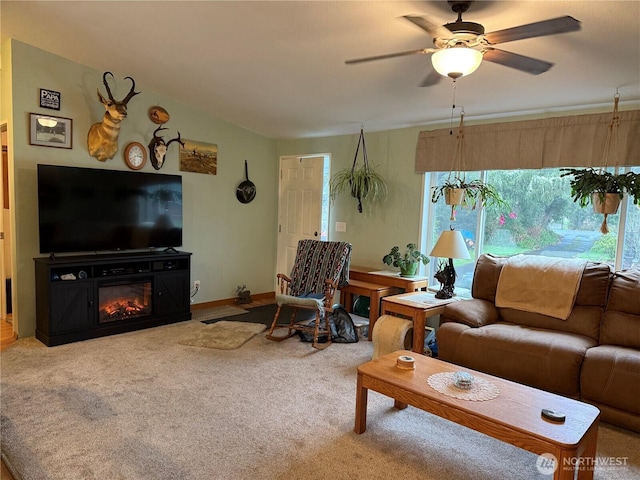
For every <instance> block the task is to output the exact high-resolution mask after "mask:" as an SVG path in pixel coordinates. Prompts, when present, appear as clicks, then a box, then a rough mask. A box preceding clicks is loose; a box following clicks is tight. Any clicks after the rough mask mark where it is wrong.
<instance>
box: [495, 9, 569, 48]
mask: <svg viewBox="0 0 640 480" xmlns="http://www.w3.org/2000/svg"><path fill="white" fill-rule="evenodd" d="M576 30H580V22H579V21H578V20H576V19H575V18H573V17H569V16H565V17H558V18H552V19H551V20H543V21H541V22H535V23H529V24H527V25H520V26H519V27H512V28H506V29H504V30H497V31H495V32H491V33H487V34H486V35H485V38H486V39H487V40H488V41H489V43H490V44H492V45H495V44H497V43H506V42H513V41H514V40H523V39H525V38H533V37H544V36H545V35H555V34H557V33H566V32H574V31H576Z"/></svg>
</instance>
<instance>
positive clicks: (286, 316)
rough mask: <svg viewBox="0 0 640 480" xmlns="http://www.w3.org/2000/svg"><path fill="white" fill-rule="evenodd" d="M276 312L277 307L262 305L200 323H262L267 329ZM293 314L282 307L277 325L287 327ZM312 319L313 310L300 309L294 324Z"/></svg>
mask: <svg viewBox="0 0 640 480" xmlns="http://www.w3.org/2000/svg"><path fill="white" fill-rule="evenodd" d="M276 310H278V305H276V304H275V303H273V304H271V305H263V306H261V307H253V308H249V309H248V310H247V313H241V314H239V315H233V316H231V317H222V318H213V319H211V320H202V323H206V324H210V323H216V322H219V321H221V320H230V321H234V322H249V323H262V324H264V325H266V326H267V327H270V326H271V323H272V322H273V317H274V316H275V314H276ZM292 314H293V309H292V308H291V307H288V306H286V305H285V306H284V307H282V311H281V312H280V318H279V319H278V324H285V325H288V324H289V321H290V320H291V315H292ZM313 317H314V312H313V310H303V309H300V310H298V312H297V313H296V322H300V321H304V320H309V319H311V318H313Z"/></svg>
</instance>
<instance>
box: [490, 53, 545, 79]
mask: <svg viewBox="0 0 640 480" xmlns="http://www.w3.org/2000/svg"><path fill="white" fill-rule="evenodd" d="M482 59H483V60H486V61H487V62H493V63H498V64H500V65H504V66H505V67H510V68H515V69H516V70H521V71H523V72H527V73H531V74H532V75H539V74H541V73H544V72H546V71H547V70H549V69H550V68H551V67H552V66H553V63H549V62H545V61H543V60H538V59H536V58H532V57H525V56H524V55H518V54H517V53H512V52H506V51H504V50H499V49H497V48H487V49H486V50H485V51H484V53H483V57H482Z"/></svg>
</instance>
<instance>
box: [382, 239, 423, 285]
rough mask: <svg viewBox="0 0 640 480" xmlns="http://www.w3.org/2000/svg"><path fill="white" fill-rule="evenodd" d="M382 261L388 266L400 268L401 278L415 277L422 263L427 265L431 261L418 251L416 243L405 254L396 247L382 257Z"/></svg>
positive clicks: (409, 245)
mask: <svg viewBox="0 0 640 480" xmlns="http://www.w3.org/2000/svg"><path fill="white" fill-rule="evenodd" d="M382 261H383V262H384V263H386V264H387V265H393V266H394V267H398V268H400V276H401V277H413V276H415V275H416V273H417V271H418V266H419V264H420V262H422V264H423V265H427V264H428V263H429V262H430V259H429V257H427V256H426V255H423V254H422V253H420V252H419V251H418V250H416V244H415V243H409V244H407V250H406V251H405V252H404V253H400V248H399V247H397V246H395V247H393V248H392V249H391V251H390V252H389V253H387V254H386V255H385V256H384V257H382Z"/></svg>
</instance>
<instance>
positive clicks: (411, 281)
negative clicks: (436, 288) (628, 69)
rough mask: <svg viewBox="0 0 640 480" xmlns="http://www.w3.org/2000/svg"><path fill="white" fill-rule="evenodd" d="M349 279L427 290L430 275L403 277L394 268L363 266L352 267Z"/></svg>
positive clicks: (405, 289) (409, 289) (411, 289)
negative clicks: (378, 268) (369, 267)
mask: <svg viewBox="0 0 640 480" xmlns="http://www.w3.org/2000/svg"><path fill="white" fill-rule="evenodd" d="M349 280H361V281H363V282H371V283H378V284H381V285H388V286H390V287H397V288H401V289H402V290H404V291H405V292H413V291H415V290H423V289H424V290H426V289H427V287H428V286H429V277H426V276H421V275H415V276H413V277H401V276H400V273H399V272H394V271H392V270H372V271H369V270H366V269H365V268H363V267H353V266H352V267H351V268H350V269H349Z"/></svg>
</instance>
